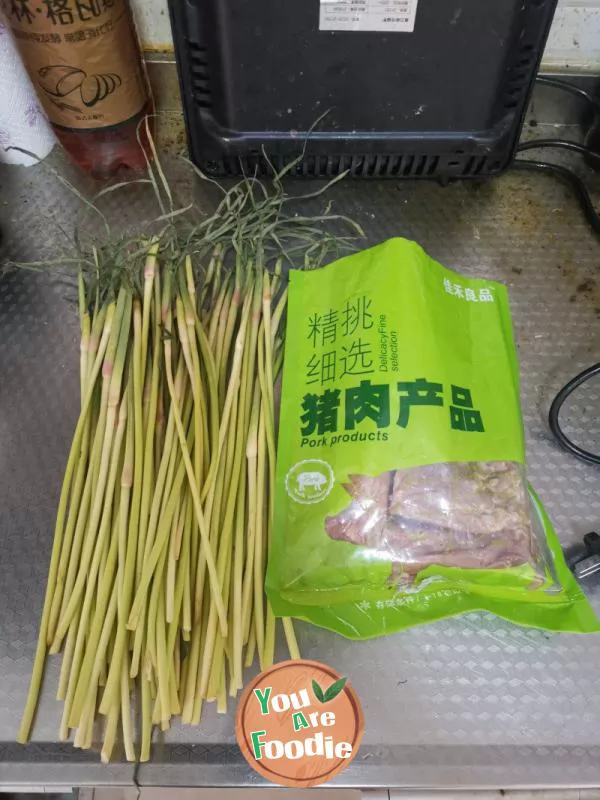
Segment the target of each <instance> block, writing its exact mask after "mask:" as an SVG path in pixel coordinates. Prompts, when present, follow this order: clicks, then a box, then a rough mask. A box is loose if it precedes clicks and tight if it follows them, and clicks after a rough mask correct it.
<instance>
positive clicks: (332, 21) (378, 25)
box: [319, 0, 418, 33]
mask: <svg viewBox="0 0 600 800" xmlns="http://www.w3.org/2000/svg"><path fill="white" fill-rule="evenodd" d="M417 5H418V0H321V5H320V14H319V30H321V31H359V32H361V31H362V32H364V31H386V32H387V33H412V32H413V31H414V29H415V16H416V13H417Z"/></svg>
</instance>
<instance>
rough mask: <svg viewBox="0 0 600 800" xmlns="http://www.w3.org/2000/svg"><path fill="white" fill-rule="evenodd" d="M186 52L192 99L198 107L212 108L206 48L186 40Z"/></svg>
mask: <svg viewBox="0 0 600 800" xmlns="http://www.w3.org/2000/svg"><path fill="white" fill-rule="evenodd" d="M188 53H189V65H190V72H191V86H192V94H193V96H194V101H195V103H196V105H197V106H199V107H200V108H212V107H213V98H212V87H211V79H210V68H209V61H208V51H207V48H206V47H201V46H200V45H198V44H194V43H193V42H188Z"/></svg>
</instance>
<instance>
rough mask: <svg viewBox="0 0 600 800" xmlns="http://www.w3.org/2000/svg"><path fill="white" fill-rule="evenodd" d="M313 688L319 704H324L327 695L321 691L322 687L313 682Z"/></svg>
mask: <svg viewBox="0 0 600 800" xmlns="http://www.w3.org/2000/svg"><path fill="white" fill-rule="evenodd" d="M312 688H313V692H314V693H315V697H316V698H317V700H318V701H319V703H324V702H325V695H324V694H323V689H321V687H320V686H319V684H318V683H317V682H316V681H315V680H313V682H312Z"/></svg>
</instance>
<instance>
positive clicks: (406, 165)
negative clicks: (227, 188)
mask: <svg viewBox="0 0 600 800" xmlns="http://www.w3.org/2000/svg"><path fill="white" fill-rule="evenodd" d="M289 160H290V159H289V158H288V159H284V158H283V157H282V156H271V157H270V161H271V164H272V167H271V166H270V165H269V164H268V163H267V161H266V160H265V159H264V158H263V157H262V155H260V154H259V153H254V154H250V155H248V156H244V157H243V158H235V157H229V158H225V159H223V160H220V161H209V162H208V163H204V164H203V166H204V168H205V169H206V171H207V172H210V173H211V174H215V175H216V174H219V175H240V174H245V175H263V176H268V175H270V174H272V168H273V167H274V168H275V169H276V170H277V171H280V170H282V169H283V168H284V167H285V166H286V164H287V163H288V162H289ZM464 160H465V162H470V161H472V162H476V161H481V159H473V158H467V159H464ZM439 164H440V157H439V156H436V155H380V156H377V155H333V156H316V155H307V156H305V158H304V159H303V160H302V161H301V162H299V163H298V164H297V165H296V167H295V168H294V169H293V170H292V171H291V173H290V174H293V175H297V176H302V177H311V178H329V177H335V176H336V175H340V174H341V173H342V172H348V174H349V175H351V176H354V177H357V178H358V177H360V178H384V177H385V178H393V177H398V178H431V177H435V176H436V174H437V171H438V167H439ZM481 166H483V165H481ZM481 166H479V167H478V166H477V165H476V164H475V165H474V166H473V167H472V168H471V171H470V172H469V173H468V174H472V172H473V171H477V172H478V171H479V170H480V169H481Z"/></svg>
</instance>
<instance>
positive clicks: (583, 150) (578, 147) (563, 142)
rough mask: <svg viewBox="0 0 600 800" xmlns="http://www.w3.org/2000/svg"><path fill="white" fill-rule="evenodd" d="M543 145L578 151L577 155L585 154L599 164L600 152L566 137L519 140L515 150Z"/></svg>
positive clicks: (536, 147) (535, 148)
mask: <svg viewBox="0 0 600 800" xmlns="http://www.w3.org/2000/svg"><path fill="white" fill-rule="evenodd" d="M544 147H550V148H552V149H553V150H554V149H563V150H571V151H572V152H573V153H579V155H582V156H586V158H589V159H591V160H592V161H597V162H598V164H599V165H600V153H597V152H596V151H595V150H592V148H591V147H586V145H584V144H579V142H571V141H569V140H568V139H532V140H531V141H529V142H521V144H520V145H519V146H518V147H517V152H518V153H524V152H525V151H526V150H538V149H541V148H544Z"/></svg>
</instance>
